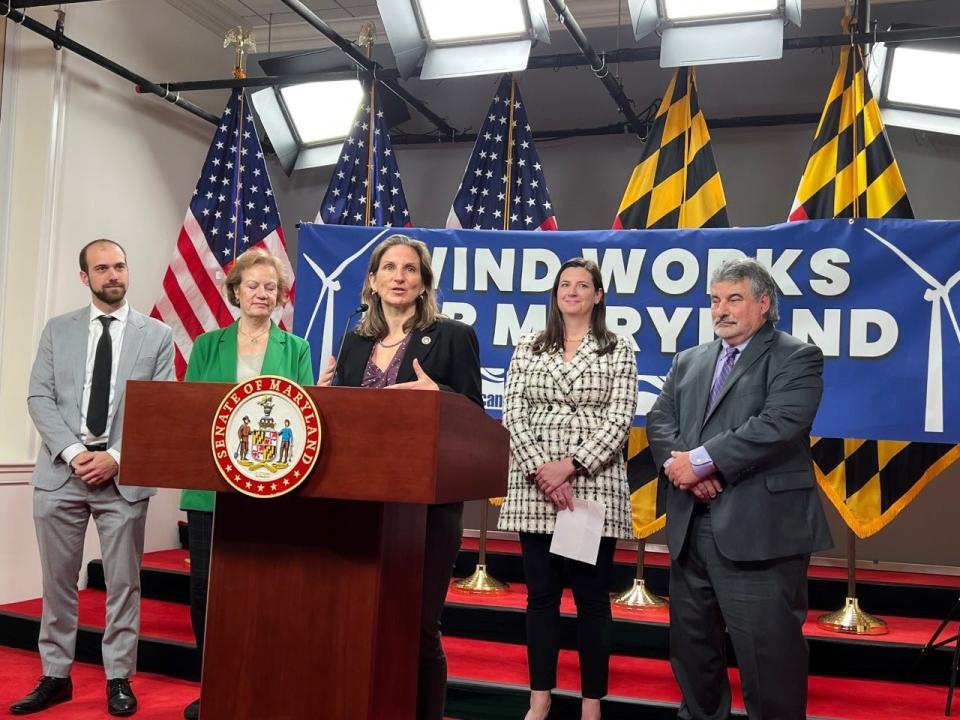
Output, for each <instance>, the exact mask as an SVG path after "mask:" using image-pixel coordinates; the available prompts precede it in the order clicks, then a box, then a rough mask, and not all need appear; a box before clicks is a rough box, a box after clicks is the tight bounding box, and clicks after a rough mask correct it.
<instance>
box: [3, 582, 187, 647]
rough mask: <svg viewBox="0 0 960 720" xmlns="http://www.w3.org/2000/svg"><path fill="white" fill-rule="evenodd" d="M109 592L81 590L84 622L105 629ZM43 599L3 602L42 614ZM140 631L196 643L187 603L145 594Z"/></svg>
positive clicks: (8, 607) (19, 610)
mask: <svg viewBox="0 0 960 720" xmlns="http://www.w3.org/2000/svg"><path fill="white" fill-rule="evenodd" d="M105 603H106V593H104V592H103V591H102V590H81V591H80V625H81V626H85V627H91V628H98V629H103V627H104V624H105V623H104V607H105ZM42 606H43V603H42V601H41V600H40V598H36V599H35V600H24V601H23V602H18V603H10V604H9V605H0V610H3V611H4V612H14V613H20V614H22V615H28V616H31V617H39V616H40V613H41V611H42ZM140 634H141V635H142V636H144V637H151V638H159V639H161V640H173V641H177V642H184V643H188V644H190V645H193V644H194V638H193V630H192V628H191V627H190V609H189V607H188V606H187V605H181V604H178V603H169V602H163V601H162V600H152V599H150V598H144V599H143V600H142V601H141V610H140Z"/></svg>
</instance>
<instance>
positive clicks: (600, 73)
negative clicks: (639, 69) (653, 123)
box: [550, 0, 647, 138]
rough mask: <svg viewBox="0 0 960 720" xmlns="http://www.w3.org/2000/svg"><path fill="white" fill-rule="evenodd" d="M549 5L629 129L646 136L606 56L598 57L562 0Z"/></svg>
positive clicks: (641, 122)
mask: <svg viewBox="0 0 960 720" xmlns="http://www.w3.org/2000/svg"><path fill="white" fill-rule="evenodd" d="M550 5H551V6H553V9H554V10H556V11H557V16H558V18H559V20H560V24H561V25H563V26H564V27H565V28H566V29H567V32H568V33H570V37H572V38H573V41H574V42H575V43H576V44H577V47H579V48H580V52H581V53H583V57H585V58H586V59H587V61H589V63H590V69H591V70H593V74H594V75H596V76H597V78H598V79H599V80H600V82H602V83H603V86H604V87H605V88H606V89H607V92H608V93H610V97H612V98H613V101H614V102H615V103H616V104H617V109H618V110H619V111H620V113H621V114H622V115H623V116H624V117H625V118H626V121H627V124H628V125H629V126H630V130H631V131H632V132H633V133H634V134H635V135H637V136H638V137H640V138H646V136H647V129H646V124H645V123H644V122H643V120H641V119H640V118H639V117H637V114H636V113H635V112H634V111H633V103H632V102H631V100H630V98H628V97H627V95H626V93H625V92H623V88H622V87H621V86H620V83H619V82H617V80H616V79H615V78H614V77H613V76H612V75H611V74H610V71H609V70H608V69H607V62H606V58H601V57H599V56H598V55H597V53H596V52H595V51H594V49H593V46H592V45H590V41H589V40H587V36H586V35H584V34H583V30H581V29H580V25H579V24H578V23H577V20H576V18H575V17H573V13H571V12H570V10H569V8H567V4H566V3H565V2H564V0H550Z"/></svg>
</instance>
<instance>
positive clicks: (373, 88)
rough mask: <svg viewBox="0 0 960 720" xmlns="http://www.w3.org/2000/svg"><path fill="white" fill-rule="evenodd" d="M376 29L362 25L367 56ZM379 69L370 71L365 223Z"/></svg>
mask: <svg viewBox="0 0 960 720" xmlns="http://www.w3.org/2000/svg"><path fill="white" fill-rule="evenodd" d="M373 40H374V29H373V23H372V22H369V21H367V22H365V23H363V25H361V26H360V37H359V42H360V44H361V45H363V46H364V47H365V48H366V50H367V57H368V58H370V57H373ZM376 73H377V69H376V66H374V67H373V69H372V70H371V72H370V105H369V106H368V108H367V125H368V129H367V202H366V206H365V207H364V212H363V224H364V225H366V226H369V225H370V215H371V214H372V207H373V183H374V181H375V180H376V178H375V177H374V176H373V158H374V152H373V139H374V137H375V136H376V133H374V130H373V125H374V120H376V111H375V109H374V108H375V107H376V97H377V74H376Z"/></svg>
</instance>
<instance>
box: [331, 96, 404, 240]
mask: <svg viewBox="0 0 960 720" xmlns="http://www.w3.org/2000/svg"><path fill="white" fill-rule="evenodd" d="M377 89H378V88H377V85H376V84H374V85H373V86H372V89H371V91H370V92H369V93H368V94H367V96H366V99H365V100H364V102H362V103H361V104H360V108H359V109H358V110H357V118H356V120H354V122H353V129H352V130H351V131H350V135H349V136H348V137H347V139H346V140H344V141H343V148H342V149H341V151H340V159H339V160H338V161H337V167H336V169H335V170H334V172H333V177H331V178H330V186H329V187H328V188H327V193H326V195H324V196H323V202H322V203H321V204H320V210H319V211H318V212H317V219H316V222H318V223H327V224H329V225H376V226H381V227H394V226H399V227H410V225H411V222H410V210H409V208H408V207H407V199H406V197H404V195H403V183H401V182H400V168H399V166H398V165H397V157H396V155H394V154H393V146H392V145H391V144H390V131H389V128H388V127H387V123H386V120H385V119H384V114H383V108H382V107H381V105H380V97H379V94H378V93H377ZM371 96H372V98H373V101H372V102H371ZM371 109H372V111H371ZM371 178H374V180H372V181H371ZM371 182H372V185H371Z"/></svg>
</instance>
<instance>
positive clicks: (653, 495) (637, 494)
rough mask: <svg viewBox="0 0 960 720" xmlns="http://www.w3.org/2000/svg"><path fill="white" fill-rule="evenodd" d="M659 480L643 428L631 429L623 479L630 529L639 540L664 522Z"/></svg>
mask: <svg viewBox="0 0 960 720" xmlns="http://www.w3.org/2000/svg"><path fill="white" fill-rule="evenodd" d="M659 479H660V473H659V471H658V470H657V464H656V463H655V462H654V461H653V453H651V452H650V443H649V442H648V441H647V429H646V428H642V427H635V428H631V429H630V439H629V441H628V442H627V482H629V484H630V507H631V509H632V511H633V532H634V534H635V535H636V536H637V537H638V538H640V539H641V540H642V539H643V538H646V537H650V536H651V535H653V534H654V533H655V532H657V530H662V529H663V526H664V525H666V524H667V516H666V514H665V513H664V509H663V501H662V500H660V499H659V496H658V493H657V487H658V485H659Z"/></svg>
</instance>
